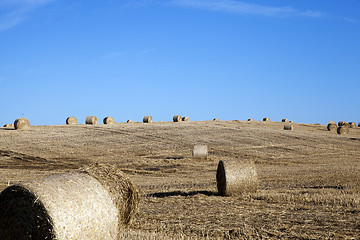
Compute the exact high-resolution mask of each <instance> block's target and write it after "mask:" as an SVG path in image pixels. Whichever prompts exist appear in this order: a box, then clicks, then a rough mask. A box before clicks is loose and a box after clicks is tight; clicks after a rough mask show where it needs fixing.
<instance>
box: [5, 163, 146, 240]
mask: <svg viewBox="0 0 360 240" xmlns="http://www.w3.org/2000/svg"><path fill="white" fill-rule="evenodd" d="M129 183H131V182H130V181H129V180H128V179H126V178H125V177H124V176H123V175H122V174H118V173H117V172H116V170H115V172H114V170H113V169H111V168H109V167H98V166H95V167H94V166H90V167H88V168H86V169H84V170H82V171H77V172H73V173H67V174H58V175H53V176H49V177H46V178H43V179H39V180H35V181H30V182H24V183H19V184H16V185H13V186H10V187H8V188H6V189H5V190H4V191H2V192H1V193H0V212H1V214H0V239H4V240H5V239H32V240H41V239H51V240H55V239H56V240H67V239H77V240H85V239H86V240H88V239H96V240H100V239H110V240H112V239H114V240H115V239H118V237H119V234H120V231H121V229H122V228H123V224H124V223H126V222H128V216H129V214H134V210H135V211H136V209H137V206H138V202H139V194H138V191H137V190H136V188H134V186H133V185H132V184H129Z"/></svg>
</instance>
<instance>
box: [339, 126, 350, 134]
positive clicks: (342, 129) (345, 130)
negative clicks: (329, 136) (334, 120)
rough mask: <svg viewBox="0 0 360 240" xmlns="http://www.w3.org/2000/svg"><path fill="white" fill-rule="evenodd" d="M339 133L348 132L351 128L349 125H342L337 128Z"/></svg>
mask: <svg viewBox="0 0 360 240" xmlns="http://www.w3.org/2000/svg"><path fill="white" fill-rule="evenodd" d="M337 133H338V134H348V133H349V128H348V127H347V126H345V125H344V126H341V127H338V128H337Z"/></svg>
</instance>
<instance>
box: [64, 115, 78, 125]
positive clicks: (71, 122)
mask: <svg viewBox="0 0 360 240" xmlns="http://www.w3.org/2000/svg"><path fill="white" fill-rule="evenodd" d="M66 124H68V125H75V124H77V119H76V117H68V118H67V119H66Z"/></svg>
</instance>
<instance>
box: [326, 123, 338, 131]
mask: <svg viewBox="0 0 360 240" xmlns="http://www.w3.org/2000/svg"><path fill="white" fill-rule="evenodd" d="M337 128H338V126H337V125H336V123H329V124H328V125H327V130H328V131H330V132H336V131H337Z"/></svg>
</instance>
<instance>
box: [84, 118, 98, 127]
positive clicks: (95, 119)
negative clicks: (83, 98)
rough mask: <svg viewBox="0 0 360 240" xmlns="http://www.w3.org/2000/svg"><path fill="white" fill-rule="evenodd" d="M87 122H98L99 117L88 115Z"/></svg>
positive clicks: (93, 123)
mask: <svg viewBox="0 0 360 240" xmlns="http://www.w3.org/2000/svg"><path fill="white" fill-rule="evenodd" d="M85 123H86V124H92V125H95V124H97V117H96V116H87V117H86V119H85Z"/></svg>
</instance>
